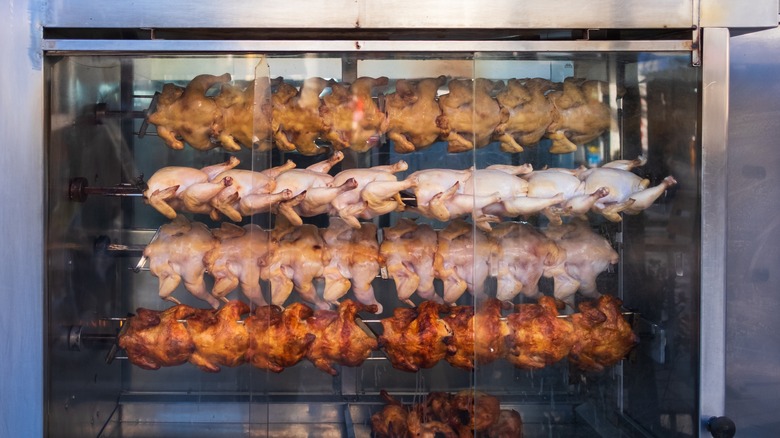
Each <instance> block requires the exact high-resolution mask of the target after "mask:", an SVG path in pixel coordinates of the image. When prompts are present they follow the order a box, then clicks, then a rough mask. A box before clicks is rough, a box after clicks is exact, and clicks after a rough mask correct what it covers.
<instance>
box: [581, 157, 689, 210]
mask: <svg viewBox="0 0 780 438" xmlns="http://www.w3.org/2000/svg"><path fill="white" fill-rule="evenodd" d="M579 178H580V179H582V180H583V181H585V191H586V192H593V191H595V190H599V189H601V188H604V189H606V190H608V192H609V193H608V194H607V195H606V196H604V197H602V198H600V199H599V200H598V201H596V202H595V203H594V204H593V208H592V210H593V211H594V212H596V213H598V214H601V215H602V216H604V217H605V218H607V219H609V220H610V221H613V222H620V221H621V217H620V213H621V212H624V213H628V214H637V213H639V212H641V211H642V210H644V209H646V208H648V207H649V206H651V205H652V204H653V202H655V200H656V199H658V198H659V197H660V196H661V195H663V194H664V192H665V191H666V190H667V189H668V188H669V187H672V186H674V185H675V184H677V180H675V179H674V177H672V176H671V175H670V176H667V177H666V178H664V179H663V181H661V182H660V183H659V184H658V185H656V186H654V187H650V188H648V186H649V185H650V180H648V179H643V178H641V177H639V176H637V175H636V174H634V173H632V172H630V171H628V170H623V169H621V168H613V167H599V168H595V169H588V170H586V171H584V172H582V173H581V174H580V175H579Z"/></svg>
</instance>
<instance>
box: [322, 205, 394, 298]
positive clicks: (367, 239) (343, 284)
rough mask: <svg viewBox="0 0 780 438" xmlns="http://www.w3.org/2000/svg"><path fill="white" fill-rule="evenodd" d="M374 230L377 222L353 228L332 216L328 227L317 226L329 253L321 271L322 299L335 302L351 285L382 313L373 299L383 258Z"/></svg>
mask: <svg viewBox="0 0 780 438" xmlns="http://www.w3.org/2000/svg"><path fill="white" fill-rule="evenodd" d="M376 231H377V228H376V225H374V224H372V223H365V224H363V226H362V227H361V228H359V229H355V228H352V227H351V226H349V224H347V223H346V222H345V221H343V220H341V219H339V218H335V217H334V218H330V224H329V225H328V227H327V228H323V229H320V234H321V235H322V239H323V240H324V241H325V247H326V248H327V252H328V254H329V256H330V263H328V265H327V266H325V270H324V271H323V276H324V277H325V289H324V291H323V294H322V297H323V299H324V300H325V301H328V302H330V303H334V304H337V303H338V299H339V298H341V297H343V296H344V295H346V293H347V292H348V291H349V289H350V287H351V288H352V292H353V293H354V294H355V298H357V300H358V301H359V302H360V303H361V304H363V305H373V306H376V307H375V308H376V310H377V311H376V313H382V305H381V304H380V303H379V302H378V301H377V300H376V297H375V296H374V288H373V287H372V285H371V283H372V282H373V281H374V279H375V278H376V277H377V275H379V266H380V262H381V260H382V257H381V256H380V255H379V243H378V242H377V236H376ZM350 280H352V281H350Z"/></svg>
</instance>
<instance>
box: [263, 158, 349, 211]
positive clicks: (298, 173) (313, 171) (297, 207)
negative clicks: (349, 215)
mask: <svg viewBox="0 0 780 438" xmlns="http://www.w3.org/2000/svg"><path fill="white" fill-rule="evenodd" d="M342 159H344V153H343V152H341V151H337V152H335V153H333V155H331V156H330V157H329V158H328V159H327V160H324V161H320V162H319V163H315V164H312V165H311V166H309V167H307V168H306V169H291V170H288V171H286V172H282V173H281V174H280V175H278V176H276V178H275V180H276V192H277V193H278V192H281V191H285V190H287V191H289V192H290V193H291V195H292V198H291V199H290V200H288V201H283V202H280V203H279V204H278V205H277V210H278V212H279V213H280V214H281V215H283V216H284V217H285V218H286V219H287V220H288V221H289V222H290V223H291V224H293V225H301V224H302V223H303V220H302V219H301V216H304V217H310V216H316V215H318V214H323V213H327V212H328V211H330V207H331V205H330V203H331V202H332V201H333V200H334V199H335V198H336V196H338V195H339V194H341V193H344V192H345V191H349V190H353V189H355V188H356V187H357V182H356V181H355V180H352V179H346V180H345V181H343V182H342V183H340V184H336V183H335V182H334V180H333V177H332V176H331V175H329V174H328V171H330V169H331V168H332V167H333V166H334V165H336V163H338V162H340V161H341V160H342Z"/></svg>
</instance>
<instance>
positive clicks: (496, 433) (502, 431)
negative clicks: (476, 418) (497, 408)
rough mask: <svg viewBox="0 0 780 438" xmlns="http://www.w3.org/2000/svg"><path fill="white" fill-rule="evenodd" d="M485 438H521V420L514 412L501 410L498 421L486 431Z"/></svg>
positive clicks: (518, 414)
mask: <svg viewBox="0 0 780 438" xmlns="http://www.w3.org/2000/svg"><path fill="white" fill-rule="evenodd" d="M487 438H523V418H522V417H521V416H520V413H518V412H517V411H515V410H513V409H512V410H510V409H502V410H501V412H500V413H499V414H498V421H496V423H495V424H494V425H492V426H490V429H488V430H487Z"/></svg>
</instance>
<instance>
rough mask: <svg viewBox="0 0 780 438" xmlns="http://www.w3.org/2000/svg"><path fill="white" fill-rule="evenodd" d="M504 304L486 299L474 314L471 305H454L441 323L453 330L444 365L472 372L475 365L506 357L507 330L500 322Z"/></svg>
mask: <svg viewBox="0 0 780 438" xmlns="http://www.w3.org/2000/svg"><path fill="white" fill-rule="evenodd" d="M502 308H503V303H502V302H501V301H499V300H496V299H489V300H487V301H485V302H484V303H482V304H481V305H480V308H479V310H478V311H477V312H476V314H475V313H474V307H472V306H455V307H452V308H451V310H450V313H449V315H447V316H446V317H445V318H444V320H445V321H446V322H447V324H448V325H449V326H450V328H451V329H452V336H451V337H449V338H447V340H446V342H447V350H448V351H447V352H448V355H447V357H446V359H447V362H449V363H450V365H452V366H454V367H457V368H463V369H466V370H471V369H474V365H475V362H476V363H478V364H488V363H491V362H493V361H495V360H497V359H500V358H502V357H504V355H505V354H506V343H505V338H506V337H507V335H509V327H508V326H507V323H506V321H503V320H502V315H501V309H502Z"/></svg>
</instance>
